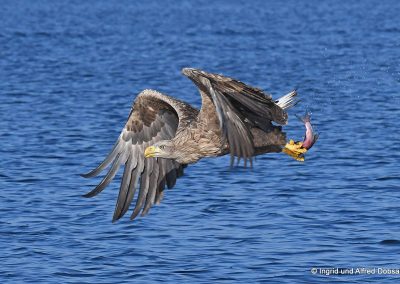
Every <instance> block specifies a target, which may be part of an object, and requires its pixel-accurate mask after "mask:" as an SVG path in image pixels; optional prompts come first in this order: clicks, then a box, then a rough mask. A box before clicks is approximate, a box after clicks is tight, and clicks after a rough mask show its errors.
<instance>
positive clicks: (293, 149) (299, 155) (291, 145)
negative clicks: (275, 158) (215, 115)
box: [282, 139, 307, 162]
mask: <svg viewBox="0 0 400 284" xmlns="http://www.w3.org/2000/svg"><path fill="white" fill-rule="evenodd" d="M282 152H284V153H285V154H287V155H289V156H290V157H292V158H293V159H295V160H297V161H301V162H304V153H306V152H307V149H306V148H303V143H302V142H294V141H293V140H292V139H290V141H289V142H288V143H286V145H285V148H283V150H282Z"/></svg>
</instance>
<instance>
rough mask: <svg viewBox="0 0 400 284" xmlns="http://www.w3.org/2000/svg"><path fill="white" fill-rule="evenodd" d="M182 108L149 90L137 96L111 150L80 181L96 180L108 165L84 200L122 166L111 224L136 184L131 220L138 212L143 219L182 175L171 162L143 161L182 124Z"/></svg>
mask: <svg viewBox="0 0 400 284" xmlns="http://www.w3.org/2000/svg"><path fill="white" fill-rule="evenodd" d="M184 108H191V107H190V106H189V105H187V104H185V103H183V102H180V101H178V100H175V99H173V98H171V97H168V96H166V95H163V94H161V93H158V92H156V91H152V90H145V91H143V92H142V93H140V94H139V95H138V97H137V98H136V101H135V103H134V105H133V107H132V110H131V113H130V115H129V118H128V121H127V122H126V124H125V127H124V129H123V130H122V132H121V134H120V136H119V138H118V140H117V142H116V143H115V145H114V147H113V149H112V150H111V152H110V153H109V154H108V156H107V157H106V158H105V159H104V161H103V162H102V163H101V164H100V165H99V166H98V167H97V168H95V169H94V170H92V171H91V172H89V173H87V174H83V175H82V176H83V177H86V178H89V177H94V176H97V175H98V174H99V173H100V172H101V171H103V170H104V169H105V168H106V167H107V166H109V165H110V164H112V165H111V167H110V169H109V171H108V173H107V174H106V175H105V177H104V178H103V180H102V181H101V182H100V183H99V185H98V186H96V188H94V189H93V190H92V191H90V192H89V193H87V194H85V195H84V196H85V197H93V196H95V195H97V194H98V193H100V192H101V191H102V190H103V189H104V188H105V187H106V186H107V185H108V184H109V183H110V182H111V181H112V179H113V178H114V177H115V175H116V173H117V171H118V170H119V168H120V166H121V165H125V169H124V173H123V176H122V181H121V187H120V191H119V195H118V200H117V204H116V207H115V212H114V217H113V221H116V220H118V219H119V218H121V217H122V216H123V215H124V214H125V213H126V212H127V211H128V209H129V205H130V203H131V202H132V200H133V198H134V195H135V192H136V189H137V187H138V184H139V193H138V194H137V199H136V205H135V208H134V210H133V213H132V215H131V219H134V218H135V217H136V216H137V215H138V214H139V213H140V211H142V216H143V215H146V214H147V213H148V211H149V209H150V207H151V206H152V205H153V204H154V203H159V202H160V201H161V199H162V195H163V190H164V188H165V186H167V187H168V188H172V187H173V186H174V185H175V182H176V179H177V178H179V177H180V176H181V175H182V174H183V167H184V165H181V164H179V163H177V162H175V161H174V160H171V159H162V158H151V159H145V157H144V150H145V149H146V147H148V146H151V145H153V144H154V143H156V142H157V141H160V140H169V139H172V138H173V137H174V136H175V133H176V131H177V129H178V128H179V127H182V126H183V125H184V124H185V123H187V122H186V121H185V118H186V117H185V115H184V113H185V112H184V111H183V109H184Z"/></svg>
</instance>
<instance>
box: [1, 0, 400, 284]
mask: <svg viewBox="0 0 400 284" xmlns="http://www.w3.org/2000/svg"><path fill="white" fill-rule="evenodd" d="M81 2H83V1H64V2H63V3H61V1H50V0H42V1H27V0H26V1H23V0H20V1H2V6H1V9H0V19H1V20H0V145H1V147H0V153H1V159H0V169H1V171H0V189H1V194H0V210H1V212H0V213H1V214H0V264H1V265H0V280H1V281H0V282H1V283H26V282H30V283H39V282H42V283H151V282H156V281H165V282H169V283H176V282H180V283H213V282H224V283H232V282H237V283H260V282H262V283H264V282H271V283H317V282H326V283H332V282H342V283H351V282H357V281H359V282H361V283H368V282H373V281H376V282H378V283H385V282H398V281H399V278H398V277H399V276H396V275H392V276H390V275H381V274H377V273H375V274H372V275H347V276H338V275H331V276H324V275H320V274H319V273H317V274H316V275H313V274H312V273H311V272H310V270H311V268H312V267H317V268H318V267H319V268H320V267H333V268H335V267H341V268H343V267H344V268H351V267H354V268H355V267H367V268H374V267H375V268H379V267H381V268H382V267H383V268H400V171H399V161H400V154H399V142H400V139H399V138H400V137H399V130H400V128H399V122H398V119H399V115H400V90H399V89H400V27H399V21H398V15H399V14H400V2H399V1H343V2H341V3H339V1H326V2H322V1H288V2H281V1H279V2H278V1H229V2H228V1H214V2H210V1H196V2H194V1H193V2H189V1H115V2H113V3H111V1H107V2H106V1H85V2H84V3H81ZM183 67H197V68H201V69H204V70H207V71H210V72H218V73H223V74H226V75H229V76H232V77H236V78H238V79H240V80H242V81H245V82H247V83H250V84H252V85H255V86H259V87H261V88H263V89H265V90H267V91H269V92H271V93H272V94H273V95H274V96H275V97H279V96H281V95H282V94H284V93H286V92H288V91H290V90H292V89H293V88H297V90H298V92H299V95H300V96H301V99H302V103H301V104H300V105H298V106H296V107H295V108H294V109H293V110H291V111H290V117H291V118H292V119H291V120H290V123H289V125H288V126H287V127H286V131H287V133H288V137H289V138H295V139H300V138H301V137H302V135H303V132H304V129H303V126H302V125H301V123H300V122H299V121H297V120H296V119H295V118H294V115H295V114H299V115H301V114H303V112H304V110H305V109H306V108H307V107H308V108H310V109H311V110H312V112H313V119H314V122H315V124H316V126H317V128H318V131H319V132H320V133H321V135H320V139H319V141H318V143H317V144H316V145H315V146H314V148H313V149H312V150H311V151H310V152H309V153H308V154H307V160H306V162H305V163H299V162H296V161H294V160H291V159H290V158H289V157H288V156H285V155H283V154H269V155H264V156H261V157H258V158H257V161H256V163H255V166H254V168H253V169H244V168H242V167H239V168H235V169H233V170H230V169H229V157H222V158H218V159H205V160H202V161H200V162H199V163H197V164H195V165H192V166H190V167H188V168H187V169H186V173H185V176H184V177H183V178H181V179H180V180H179V181H178V183H177V185H176V187H175V188H174V189H173V190H168V191H167V192H166V194H165V198H164V200H163V202H162V204H161V205H160V206H155V207H153V208H152V210H151V211H150V214H149V215H148V216H146V217H144V218H138V219H137V220H135V221H134V222H130V221H129V218H128V216H125V217H124V218H122V219H121V220H120V221H119V222H117V223H115V224H112V223H111V219H112V214H113V210H114V206H115V202H116V198H117V194H118V188H119V180H120V175H119V176H118V177H117V178H116V180H115V181H114V182H113V183H112V184H111V185H110V186H109V187H108V188H107V189H106V190H105V191H104V192H103V193H101V194H100V195H99V196H97V197H96V198H94V199H84V198H82V197H81V195H82V194H84V193H86V192H88V191H89V190H91V189H92V188H93V186H95V185H96V183H97V182H99V181H100V180H99V179H98V180H86V179H83V178H81V177H80V176H79V175H78V174H79V173H82V172H86V171H88V170H89V169H91V168H92V167H94V166H96V165H97V163H98V162H100V161H101V160H102V158H103V157H104V156H105V154H107V153H108V151H109V150H110V148H111V146H112V145H113V143H114V141H115V139H116V138H117V136H118V135H119V132H120V131H121V129H122V126H123V124H124V122H125V119H126V117H127V115H128V114H129V110H130V106H131V103H132V102H133V100H134V98H135V95H136V94H137V93H139V92H140V91H141V90H143V89H145V88H154V89H157V90H159V91H162V92H164V93H167V94H170V95H172V96H175V97H178V98H180V99H183V100H186V101H188V102H190V103H192V104H194V105H195V106H200V96H199V95H198V93H197V90H196V88H195V87H194V85H193V84H192V83H191V82H190V81H189V80H188V79H187V78H185V77H184V76H182V75H181V74H180V70H181V68H183Z"/></svg>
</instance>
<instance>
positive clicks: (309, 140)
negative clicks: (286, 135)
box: [282, 111, 318, 162]
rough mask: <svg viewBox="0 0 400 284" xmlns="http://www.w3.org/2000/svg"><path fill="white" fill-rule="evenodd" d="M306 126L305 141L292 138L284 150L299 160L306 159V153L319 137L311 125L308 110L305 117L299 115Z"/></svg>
mask: <svg viewBox="0 0 400 284" xmlns="http://www.w3.org/2000/svg"><path fill="white" fill-rule="evenodd" d="M298 118H299V119H300V120H301V121H302V122H303V123H304V126H305V128H306V133H305V135H304V140H303V141H296V142H295V141H294V140H292V139H291V140H290V141H289V142H288V143H287V144H286V145H285V148H283V150H282V152H284V153H285V154H287V155H289V156H291V157H292V158H294V159H295V160H297V161H301V162H303V161H304V154H305V153H306V152H307V151H308V150H309V149H311V147H312V146H313V145H314V144H315V142H316V141H317V139H318V134H317V133H315V132H314V129H313V127H312V125H311V114H310V113H309V112H308V111H307V112H306V114H305V116H304V117H298Z"/></svg>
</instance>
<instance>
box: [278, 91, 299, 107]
mask: <svg viewBox="0 0 400 284" xmlns="http://www.w3.org/2000/svg"><path fill="white" fill-rule="evenodd" d="M296 96H297V92H296V91H292V92H290V93H289V94H287V95H284V96H283V97H282V98H280V99H278V100H277V101H276V104H277V105H278V106H279V107H280V108H281V109H283V110H288V109H289V108H291V107H293V106H295V105H296V104H297V103H298V102H299V101H298V100H296Z"/></svg>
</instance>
